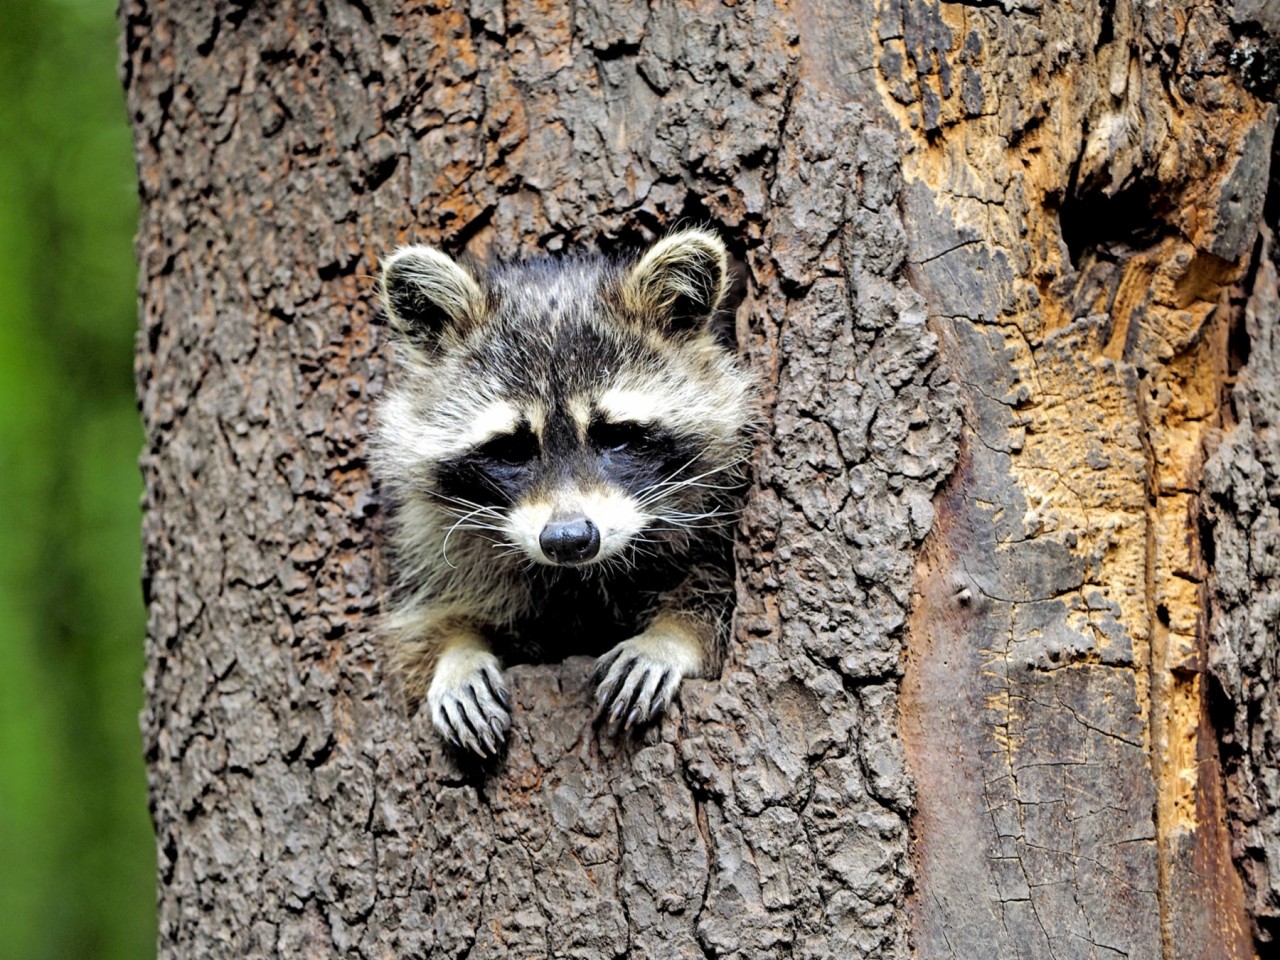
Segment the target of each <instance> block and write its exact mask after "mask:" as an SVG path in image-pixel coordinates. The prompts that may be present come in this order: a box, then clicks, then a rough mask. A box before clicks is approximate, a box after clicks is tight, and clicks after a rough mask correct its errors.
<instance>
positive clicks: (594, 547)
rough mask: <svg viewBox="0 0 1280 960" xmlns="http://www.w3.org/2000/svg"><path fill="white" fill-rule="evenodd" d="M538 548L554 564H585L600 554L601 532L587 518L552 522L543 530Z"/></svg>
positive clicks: (539, 537)
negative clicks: (540, 548)
mask: <svg viewBox="0 0 1280 960" xmlns="http://www.w3.org/2000/svg"><path fill="white" fill-rule="evenodd" d="M538 546H540V547H542V552H543V553H545V554H546V555H547V559H549V560H551V561H552V562H554V563H585V562H586V561H588V560H590V559H591V558H592V557H594V556H595V555H596V554H597V553H599V552H600V531H599V530H597V529H596V525H595V524H594V523H592V522H591V521H590V520H588V519H587V518H586V517H573V518H571V519H569V520H552V521H551V522H550V523H548V524H547V525H546V526H545V527H543V528H542V533H541V534H539V536H538Z"/></svg>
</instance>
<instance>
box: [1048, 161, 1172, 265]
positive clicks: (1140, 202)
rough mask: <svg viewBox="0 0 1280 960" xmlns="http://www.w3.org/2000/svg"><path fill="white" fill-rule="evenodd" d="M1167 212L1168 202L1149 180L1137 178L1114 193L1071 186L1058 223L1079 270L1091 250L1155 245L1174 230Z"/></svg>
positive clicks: (1070, 254) (1105, 250)
mask: <svg viewBox="0 0 1280 960" xmlns="http://www.w3.org/2000/svg"><path fill="white" fill-rule="evenodd" d="M1167 212H1168V201H1167V200H1165V199H1164V198H1163V197H1161V195H1160V194H1159V192H1158V190H1157V189H1156V184H1154V183H1152V182H1150V181H1146V180H1138V181H1135V182H1134V183H1132V184H1130V185H1128V186H1126V187H1124V188H1122V189H1120V190H1118V191H1116V192H1114V193H1108V192H1107V191H1106V188H1105V187H1102V188H1098V189H1092V190H1084V191H1077V190H1076V189H1074V188H1071V189H1068V191H1067V195H1066V196H1065V197H1064V198H1063V199H1062V200H1061V201H1060V203H1059V207H1058V226H1059V229H1060V230H1061V232H1062V241H1063V243H1065V244H1066V247H1067V255H1068V256H1069V257H1070V258H1071V265H1072V266H1073V267H1075V268H1077V269H1078V268H1079V267H1080V264H1081V262H1082V261H1083V260H1084V259H1085V258H1086V257H1087V256H1088V254H1090V253H1101V254H1106V253H1107V252H1108V251H1109V250H1111V249H1112V248H1127V249H1131V250H1141V249H1143V248H1145V247H1150V246H1152V245H1153V244H1155V243H1156V242H1157V241H1158V240H1159V239H1160V238H1161V237H1163V236H1166V235H1167V234H1168V233H1169V232H1170V231H1171V228H1170V226H1169V224H1168V222H1167V221H1166V219H1165V214H1166V213H1167Z"/></svg>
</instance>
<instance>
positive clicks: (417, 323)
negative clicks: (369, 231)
mask: <svg viewBox="0 0 1280 960" xmlns="http://www.w3.org/2000/svg"><path fill="white" fill-rule="evenodd" d="M382 302H383V304H384V305H385V306H386V308H387V313H388V314H389V315H390V317H391V324H392V326H394V327H395V329H396V330H397V331H398V332H399V333H400V334H401V335H402V336H403V337H405V338H406V339H407V340H409V341H410V342H411V343H413V344H414V345H415V346H418V347H423V348H426V349H431V348H433V347H434V346H435V345H436V343H437V342H438V341H439V340H440V337H441V336H443V335H444V333H445V332H446V330H448V329H449V328H451V327H460V328H461V327H467V326H471V325H473V324H475V323H478V322H480V319H481V318H482V317H483V316H484V293H483V291H482V290H481V289H480V284H479V283H477V282H476V278H475V277H474V276H472V275H471V272H470V271H468V270H467V269H466V268H465V267H463V266H461V265H460V264H458V263H456V262H454V261H453V260H452V259H451V258H450V257H449V256H448V255H447V254H444V253H441V252H440V251H439V250H437V249H436V248H435V247H422V246H417V247H401V248H400V249H399V250H397V251H396V252H395V253H393V254H392V255H391V257H390V258H389V259H388V260H387V262H386V264H385V265H384V266H383V268H382Z"/></svg>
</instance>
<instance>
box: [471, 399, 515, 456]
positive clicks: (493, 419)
mask: <svg viewBox="0 0 1280 960" xmlns="http://www.w3.org/2000/svg"><path fill="white" fill-rule="evenodd" d="M521 419H522V418H521V416H520V411H519V410H517V409H516V408H515V407H513V406H512V405H511V404H509V403H507V401H505V400H496V401H494V402H493V403H491V404H489V405H488V406H487V407H483V408H482V409H481V410H480V411H479V412H478V413H476V415H475V419H474V420H472V422H471V425H470V426H469V427H468V428H467V429H466V431H465V432H464V433H463V434H462V436H461V437H460V440H461V441H462V442H463V443H464V444H465V445H467V446H477V445H479V444H481V443H483V442H484V441H486V440H488V439H489V438H491V437H496V436H497V435H498V434H500V433H511V432H512V431H514V430H515V429H516V427H518V426H519V425H520V421H521Z"/></svg>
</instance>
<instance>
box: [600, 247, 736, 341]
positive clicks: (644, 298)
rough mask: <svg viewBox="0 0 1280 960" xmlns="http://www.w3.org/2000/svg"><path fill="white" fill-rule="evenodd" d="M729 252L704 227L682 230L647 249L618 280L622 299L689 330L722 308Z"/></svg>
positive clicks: (644, 314)
mask: <svg viewBox="0 0 1280 960" xmlns="http://www.w3.org/2000/svg"><path fill="white" fill-rule="evenodd" d="M728 277H729V255H728V253H727V252H726V251H725V247H724V243H723V242H721V240H720V238H719V237H717V236H716V235H715V234H714V233H711V232H710V231H707V230H696V229H694V230H681V231H679V232H678V233H673V234H670V235H669V236H666V237H663V238H662V239H661V240H659V241H658V242H657V243H655V244H654V245H653V246H652V247H650V248H649V249H648V251H646V252H645V254H644V256H642V257H641V258H640V260H639V262H637V263H636V265H635V266H634V267H632V268H631V270H630V271H629V272H628V273H627V275H626V278H625V279H624V280H623V281H622V298H623V304H624V306H625V307H626V308H627V310H628V311H629V312H631V313H632V314H634V315H635V316H637V317H639V318H641V319H642V320H645V321H651V320H657V322H658V323H659V324H661V325H662V326H663V327H664V328H666V329H667V330H670V331H672V332H678V331H684V330H691V329H693V328H695V327H697V326H699V325H701V324H702V323H704V322H705V321H707V320H708V319H710V317H711V315H712V314H714V313H715V312H716V310H717V309H718V308H719V307H720V304H721V302H722V301H723V300H724V295H725V292H726V291H727V290H728V286H729V281H728Z"/></svg>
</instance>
